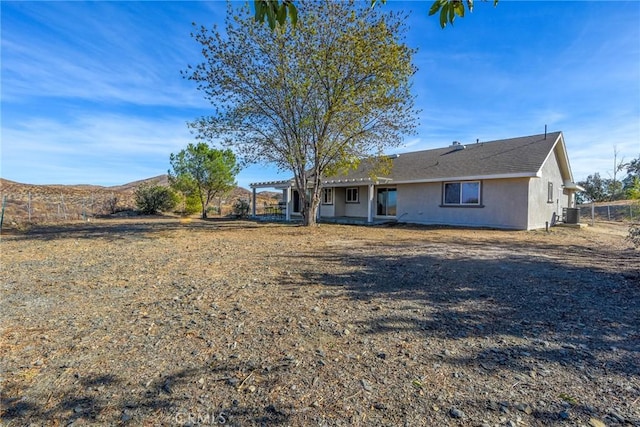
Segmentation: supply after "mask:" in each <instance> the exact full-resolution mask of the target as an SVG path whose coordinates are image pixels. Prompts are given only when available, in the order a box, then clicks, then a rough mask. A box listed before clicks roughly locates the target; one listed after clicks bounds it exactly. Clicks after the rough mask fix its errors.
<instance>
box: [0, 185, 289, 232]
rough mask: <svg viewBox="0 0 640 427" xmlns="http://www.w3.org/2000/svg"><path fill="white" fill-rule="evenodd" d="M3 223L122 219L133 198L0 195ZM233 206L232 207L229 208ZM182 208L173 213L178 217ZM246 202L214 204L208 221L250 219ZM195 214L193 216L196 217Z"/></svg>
mask: <svg viewBox="0 0 640 427" xmlns="http://www.w3.org/2000/svg"><path fill="white" fill-rule="evenodd" d="M0 200H1V202H2V219H1V221H2V223H0V226H2V225H3V224H4V226H20V225H22V224H49V223H61V222H69V221H90V220H91V219H93V218H103V217H119V216H122V217H125V216H133V215H137V214H138V213H137V212H136V208H135V199H134V196H133V194H127V193H122V192H108V191H98V192H88V191H85V192H76V193H69V192H67V193H55V192H49V193H46V194H44V193H41V192H8V191H7V192H1V193H0ZM231 203H233V204H231ZM181 208H184V206H183V205H180V204H179V205H178V206H176V208H175V212H172V213H176V214H178V215H179V212H180V210H181ZM251 213H252V210H251V205H250V202H249V201H244V202H243V206H242V209H238V206H237V202H236V201H235V200H231V199H230V200H227V201H226V202H225V203H214V204H212V205H211V206H209V208H208V209H207V216H208V217H209V218H224V217H240V216H242V217H244V216H249V215H251ZM199 214H200V213H196V214H194V215H199ZM256 216H257V217H259V218H263V219H267V218H279V217H281V216H283V210H282V208H281V206H280V205H279V204H278V203H277V201H276V202H271V201H270V202H268V203H267V202H264V201H261V202H259V203H256Z"/></svg>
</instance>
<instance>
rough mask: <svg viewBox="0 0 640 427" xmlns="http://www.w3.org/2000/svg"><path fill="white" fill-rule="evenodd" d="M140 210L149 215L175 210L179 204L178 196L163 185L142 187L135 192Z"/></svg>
mask: <svg viewBox="0 0 640 427" xmlns="http://www.w3.org/2000/svg"><path fill="white" fill-rule="evenodd" d="M135 198H136V206H137V207H138V210H139V211H140V212H141V213H143V214H147V215H153V214H156V213H158V212H161V211H168V210H171V209H173V208H174V207H175V206H176V204H177V201H178V200H177V196H176V194H175V193H174V192H173V191H172V190H171V189H170V188H168V187H163V186H161V185H141V186H140V187H138V188H137V189H136V191H135Z"/></svg>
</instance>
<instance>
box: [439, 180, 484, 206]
mask: <svg viewBox="0 0 640 427" xmlns="http://www.w3.org/2000/svg"><path fill="white" fill-rule="evenodd" d="M442 198H443V204H444V205H455V206H479V205H480V181H460V182H445V183H444V194H443V197H442Z"/></svg>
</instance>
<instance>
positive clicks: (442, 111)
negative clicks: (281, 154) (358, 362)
mask: <svg viewBox="0 0 640 427" xmlns="http://www.w3.org/2000/svg"><path fill="white" fill-rule="evenodd" d="M430 4H431V0H427V1H413V2H400V1H392V0H389V1H388V2H387V3H386V4H385V5H383V6H381V7H382V8H385V9H390V10H391V9H403V10H412V14H411V17H410V19H409V22H408V24H409V27H410V31H409V34H408V35H407V43H408V44H409V45H410V46H412V47H416V48H418V49H419V51H418V54H417V55H416V56H415V58H414V62H415V65H416V66H417V67H418V72H417V73H416V75H415V77H414V91H415V94H416V96H417V106H418V107H419V108H420V109H421V110H422V111H421V114H420V117H419V120H418V129H417V135H415V136H411V137H409V138H407V139H406V141H405V143H404V145H403V147H401V148H398V149H396V150H394V152H403V151H415V150H420V149H429V148H437V147H442V146H446V145H449V144H450V143H451V141H454V140H457V141H461V142H463V143H472V142H475V141H476V138H479V139H480V140H484V141H488V140H494V139H502V138H510V137H516V136H524V135H531V134H537V133H543V132H544V126H545V125H547V126H548V129H549V131H556V130H561V131H563V132H564V135H565V142H566V144H567V148H568V153H569V158H570V162H571V166H572V168H573V174H574V178H575V179H576V180H581V179H584V178H586V176H587V175H589V174H591V173H593V172H600V173H601V175H603V176H605V177H609V176H610V175H611V174H612V170H613V152H614V147H616V149H617V150H618V152H619V158H620V157H624V158H625V159H627V160H630V159H632V158H636V157H638V156H639V155H640V2H639V1H637V0H636V1H631V2H617V1H513V0H512V1H509V0H502V1H501V2H500V3H499V5H498V6H497V7H496V8H493V5H492V2H491V1H489V2H480V1H477V2H476V9H475V11H474V13H473V14H471V15H467V17H465V18H464V19H457V20H456V22H455V25H454V27H453V28H451V27H448V28H446V29H444V30H442V29H440V27H439V25H438V20H437V19H435V18H434V17H428V16H427V11H428V8H429V6H430ZM0 7H1V19H2V52H1V55H2V57H1V59H2V61H1V72H2V74H1V78H2V81H1V83H2V87H1V97H2V105H1V108H2V110H1V114H2V116H1V122H2V125H1V132H2V133H1V137H2V146H1V149H2V152H1V156H2V158H1V160H2V162H1V169H0V176H2V177H3V178H6V179H10V180H14V181H18V182H23V183H30V184H96V185H105V186H110V185H120V184H124V183H127V182H131V181H135V180H138V179H144V178H148V177H152V176H156V175H160V174H163V173H166V171H167V169H168V168H169V155H170V154H171V153H176V152H178V151H180V150H181V149H183V148H184V147H185V146H186V145H187V144H188V143H190V142H193V141H194V138H193V135H191V134H190V133H189V130H188V129H187V126H186V123H187V122H188V121H190V120H193V119H194V118H196V117H199V116H201V115H205V114H207V113H208V112H209V111H211V110H210V109H209V105H208V104H207V102H206V101H205V100H204V98H203V97H202V95H201V94H200V93H199V92H198V91H197V90H196V89H195V85H194V84H193V83H192V82H189V81H187V80H184V79H182V77H181V76H180V70H183V69H185V68H186V66H187V65H188V64H192V65H194V64H196V63H198V62H199V61H200V59H201V56H200V55H201V53H200V48H199V46H198V45H197V44H196V42H195V41H194V40H193V39H192V38H191V37H190V36H189V34H190V32H191V29H192V27H191V23H192V22H196V23H197V24H199V25H200V24H202V25H205V26H208V27H210V26H212V25H213V24H214V23H218V24H222V22H223V19H224V16H225V14H226V5H225V3H224V2H217V1H213V2H169V1H163V2H125V1H122V2H115V1H113V2H109V1H101V2H91V3H86V2H75V1H74V2H58V1H54V2H46V1H37V2H23V1H20V2H11V1H4V0H3V1H2V2H1V3H0ZM284 175H287V174H284ZM284 175H283V174H282V173H278V171H277V170H275V169H273V168H271V167H269V166H265V165H256V166H252V167H249V168H247V169H245V170H243V171H242V172H241V173H240V175H239V176H238V184H239V185H241V186H243V187H245V188H247V187H248V185H249V183H250V182H255V181H266V180H272V179H275V178H278V177H282V176H284Z"/></svg>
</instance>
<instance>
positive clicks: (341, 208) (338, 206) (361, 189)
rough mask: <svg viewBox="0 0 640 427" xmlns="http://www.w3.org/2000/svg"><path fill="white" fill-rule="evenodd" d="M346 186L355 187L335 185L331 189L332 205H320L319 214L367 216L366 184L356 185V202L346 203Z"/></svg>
mask: <svg viewBox="0 0 640 427" xmlns="http://www.w3.org/2000/svg"><path fill="white" fill-rule="evenodd" d="M347 188H355V187H335V188H334V189H333V205H321V206H320V215H321V216H323V217H333V216H350V217H363V218H366V217H367V214H368V210H367V186H366V185H364V186H357V188H358V199H359V201H358V203H346V198H347Z"/></svg>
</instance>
